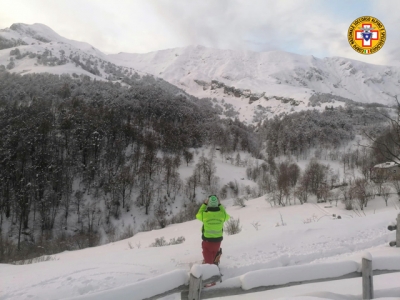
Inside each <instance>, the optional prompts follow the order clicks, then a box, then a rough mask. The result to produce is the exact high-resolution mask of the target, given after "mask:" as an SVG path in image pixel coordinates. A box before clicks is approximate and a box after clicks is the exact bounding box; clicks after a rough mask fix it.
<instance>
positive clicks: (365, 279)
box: [361, 253, 374, 300]
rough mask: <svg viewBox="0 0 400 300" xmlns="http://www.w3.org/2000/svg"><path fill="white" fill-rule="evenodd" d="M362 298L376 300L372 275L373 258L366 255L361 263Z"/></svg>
mask: <svg viewBox="0 0 400 300" xmlns="http://www.w3.org/2000/svg"><path fill="white" fill-rule="evenodd" d="M361 276H362V296H363V299H367V300H369V299H374V284H373V274H372V256H371V254H369V253H366V254H364V256H363V258H362V263H361Z"/></svg>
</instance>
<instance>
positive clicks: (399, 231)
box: [396, 214, 400, 247]
mask: <svg viewBox="0 0 400 300" xmlns="http://www.w3.org/2000/svg"><path fill="white" fill-rule="evenodd" d="M396 247H400V214H398V215H397V230H396Z"/></svg>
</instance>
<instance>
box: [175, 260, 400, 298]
mask: <svg viewBox="0 0 400 300" xmlns="http://www.w3.org/2000/svg"><path fill="white" fill-rule="evenodd" d="M372 270H375V271H376V273H378V274H384V273H390V272H396V271H400V256H388V257H376V258H374V261H373V262H372V257H371V255H370V254H369V253H366V254H365V255H364V256H363V259H362V262H361V263H359V262H356V261H352V260H348V261H339V262H333V263H321V264H309V265H298V266H288V267H280V268H273V269H265V270H257V271H251V272H248V273H246V274H244V275H242V276H240V277H237V278H232V279H228V280H225V281H224V282H223V283H222V284H220V285H217V286H215V287H212V288H209V289H205V290H203V292H202V294H201V299H208V298H215V297H224V296H230V295H241V294H248V293H254V292H260V291H265V290H270V289H276V288H282V287H288V286H293V285H300V284H306V283H313V282H324V281H333V280H340V279H347V278H356V277H358V278H359V277H362V285H360V287H359V288H360V292H363V299H372V297H373V278H372ZM181 299H188V298H186V297H184V293H182V298H181Z"/></svg>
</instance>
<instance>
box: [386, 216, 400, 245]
mask: <svg viewBox="0 0 400 300" xmlns="http://www.w3.org/2000/svg"><path fill="white" fill-rule="evenodd" d="M388 229H389V230H390V231H393V230H396V240H395V241H391V242H390V243H389V245H390V246H391V247H394V246H396V247H400V214H398V215H397V224H393V225H389V226H388Z"/></svg>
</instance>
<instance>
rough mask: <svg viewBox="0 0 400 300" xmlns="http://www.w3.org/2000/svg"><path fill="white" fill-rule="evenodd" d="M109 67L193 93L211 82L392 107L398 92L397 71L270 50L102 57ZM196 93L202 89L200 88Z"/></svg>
mask: <svg viewBox="0 0 400 300" xmlns="http://www.w3.org/2000/svg"><path fill="white" fill-rule="evenodd" d="M108 57H109V58H110V59H113V61H114V62H119V63H121V64H124V65H127V66H132V67H135V68H137V69H139V70H142V71H145V72H148V73H151V74H154V75H156V76H160V77H162V78H163V79H165V80H167V81H169V82H171V83H173V84H176V85H178V86H182V87H186V89H187V91H188V92H190V91H192V92H193V93H198V92H199V91H197V90H199V89H198V88H197V86H198V85H199V84H198V83H196V82H195V80H197V81H203V82H204V83H208V84H210V83H211V81H212V80H216V81H218V82H222V83H224V84H225V85H226V86H229V87H235V88H240V89H249V90H251V92H252V93H256V94H257V93H258V94H262V93H265V95H266V96H268V97H272V96H284V97H294V98H295V99H296V100H305V99H308V98H309V94H310V93H314V91H315V92H320V93H332V94H334V95H337V96H341V97H345V98H349V99H352V100H354V101H359V102H364V103H371V102H380V103H385V104H389V103H393V100H394V98H393V96H394V95H396V94H397V93H398V91H399V86H400V85H399V82H400V81H399V80H400V69H399V68H398V67H390V66H378V65H371V64H367V63H362V62H359V61H355V60H350V59H346V58H341V57H332V58H324V59H318V58H315V57H313V56H311V55H310V56H302V55H298V54H293V53H288V52H281V51H270V52H250V51H232V50H218V49H211V48H205V47H202V46H191V47H186V48H177V49H168V50H162V51H157V52H152V53H147V54H128V53H119V54H115V55H108ZM200 90H202V89H200Z"/></svg>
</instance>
